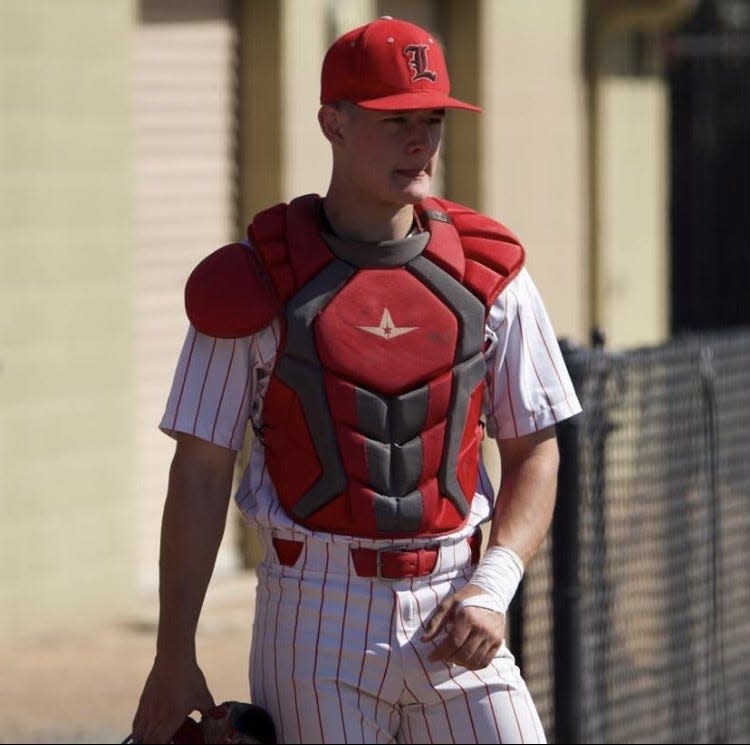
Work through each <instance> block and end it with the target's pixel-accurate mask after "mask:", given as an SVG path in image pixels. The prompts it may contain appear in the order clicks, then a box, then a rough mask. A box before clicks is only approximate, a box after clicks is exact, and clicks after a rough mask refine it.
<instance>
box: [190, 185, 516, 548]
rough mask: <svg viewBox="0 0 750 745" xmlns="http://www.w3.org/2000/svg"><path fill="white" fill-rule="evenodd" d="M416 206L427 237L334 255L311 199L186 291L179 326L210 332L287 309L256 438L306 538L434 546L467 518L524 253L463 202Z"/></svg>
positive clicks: (316, 200) (258, 230)
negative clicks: (500, 332)
mask: <svg viewBox="0 0 750 745" xmlns="http://www.w3.org/2000/svg"><path fill="white" fill-rule="evenodd" d="M416 209H417V212H418V215H419V217H420V220H421V222H422V224H423V225H424V226H425V227H426V228H427V230H428V231H429V235H428V234H427V233H423V234H421V235H420V236H417V237H415V238H412V239H410V240H406V241H399V242H392V243H386V244H382V247H381V248H382V250H381V249H380V248H379V249H378V250H377V252H375V251H373V250H372V248H371V247H370V249H369V250H363V251H357V250H356V248H352V247H351V245H350V244H346V245H342V246H339V244H338V242H334V241H333V240H332V241H331V246H330V247H329V245H328V243H326V241H325V240H324V239H323V237H322V235H321V221H320V216H321V203H320V197H318V196H317V195H307V196H304V197H299V198H298V199H295V200H293V201H292V202H291V203H290V204H288V205H287V204H279V205H276V206H275V207H272V208H270V209H268V210H265V211H263V212H261V213H259V214H258V215H256V217H255V219H254V220H253V222H252V224H251V225H250V227H249V238H250V241H251V243H252V245H253V247H254V248H255V251H251V250H250V249H248V247H247V246H245V245H244V244H231V245H229V246H225V247H223V248H221V249H219V250H218V251H216V252H214V253H213V254H211V255H210V256H208V257H207V258H206V259H204V261H203V262H201V264H199V265H198V266H197V267H196V269H195V270H194V271H193V273H192V274H191V276H190V279H189V280H188V284H187V286H186V306H187V311H188V317H189V318H190V320H191V322H192V323H193V325H194V326H196V328H198V329H199V330H200V331H203V332H204V333H207V334H210V335H213V336H220V337H236V336H242V335H246V334H249V333H253V332H254V331H258V330H260V329H261V328H263V327H264V326H265V325H267V324H268V323H269V322H270V321H271V320H272V319H273V318H275V317H276V316H278V315H280V314H281V317H282V338H281V343H280V346H279V353H278V356H277V359H276V364H275V366H274V370H273V374H272V376H271V380H270V383H269V387H268V390H267V393H266V396H265V399H264V403H263V432H262V440H263V443H264V445H265V455H266V463H267V467H268V471H269V475H270V476H271V479H272V481H273V483H274V486H275V487H276V491H277V492H278V496H279V500H280V502H281V504H282V506H283V507H284V509H285V510H286V512H287V513H288V514H289V515H290V516H291V517H292V518H293V519H294V520H295V521H297V522H299V523H301V524H303V525H305V526H307V527H308V528H310V529H313V530H322V531H326V532H332V533H343V534H347V535H354V536H363V537H378V538H397V537H411V536H427V535H436V534H440V533H445V532H448V531H451V530H454V529H456V528H457V527H459V526H460V525H461V524H463V522H464V521H465V519H466V517H467V516H468V514H469V509H470V505H471V500H472V497H473V495H474V489H475V486H476V480H477V469H478V463H479V457H480V456H479V444H480V438H481V427H480V424H479V419H480V408H481V403H482V396H483V393H484V385H485V384H484V380H485V363H484V357H483V345H484V325H485V318H486V314H487V312H488V309H489V308H490V306H491V305H492V303H493V302H494V301H495V299H496V298H497V296H498V295H499V293H500V292H501V291H502V290H503V288H504V287H505V285H506V284H507V283H508V282H509V281H510V280H511V279H512V277H514V276H515V275H516V274H517V273H518V271H519V270H520V268H521V266H522V265H523V259H524V252H523V249H522V247H521V246H520V244H519V242H518V240H517V239H516V238H515V236H513V235H512V234H511V233H510V232H509V231H508V230H507V229H506V228H505V227H504V226H502V225H500V224H499V223H497V222H495V221H493V220H491V219H489V218H487V217H484V216H482V215H479V214H478V213H476V212H474V211H472V210H470V209H468V208H466V207H462V206H460V205H458V204H455V203H453V202H449V201H447V200H443V199H434V198H431V199H427V200H425V201H424V202H422V203H421V204H420V205H418V206H417V208H416ZM425 244H426V245H425ZM258 264H261V265H262V267H261V266H259V265H258Z"/></svg>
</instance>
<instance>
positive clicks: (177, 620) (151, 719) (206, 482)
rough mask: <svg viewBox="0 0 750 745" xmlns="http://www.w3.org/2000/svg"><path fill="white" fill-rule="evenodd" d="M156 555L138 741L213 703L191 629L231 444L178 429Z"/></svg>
mask: <svg viewBox="0 0 750 745" xmlns="http://www.w3.org/2000/svg"><path fill="white" fill-rule="evenodd" d="M175 437H176V441H177V445H176V448H175V454H174V458H173V460H172V465H171V468H170V472H169V486H168V489H167V498H166V501H165V505H164V514H163V517H162V527H161V546H160V555H159V626H158V632H157V640H156V657H155V659H154V663H153V666H152V668H151V672H150V673H149V675H148V678H147V679H146V683H145V685H144V688H143V692H142V694H141V698H140V702H139V704H138V709H137V711H136V714H135V717H134V719H133V739H134V741H135V742H149V743H159V742H164V743H166V742H169V739H170V737H171V736H172V734H174V732H175V731H176V730H177V729H178V727H179V726H180V725H181V724H182V723H183V721H184V719H185V717H186V716H188V715H189V714H190V713H191V712H193V711H205V710H206V709H209V708H210V707H212V706H213V705H214V700H213V697H212V696H211V693H210V691H209V689H208V686H207V684H206V680H205V677H204V675H203V672H202V671H201V669H200V667H199V666H198V661H197V655H196V646H195V634H196V630H197V626H198V619H199V616H200V612H201V608H202V606H203V601H204V599H205V595H206V590H207V589H208V584H209V581H210V579H211V575H212V573H213V569H214V565H215V562H216V556H217V553H218V550H219V546H220V544H221V539H222V536H223V532H224V527H225V525H226V515H227V509H228V506H229V497H230V494H231V487H232V476H233V472H234V462H235V458H236V455H237V453H236V451H234V450H231V449H228V448H225V447H221V446H220V445H216V444H214V443H211V442H208V441H206V440H202V439H200V438H198V437H194V436H192V435H188V434H184V433H177V434H176V435H175Z"/></svg>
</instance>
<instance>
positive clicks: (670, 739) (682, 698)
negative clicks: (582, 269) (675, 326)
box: [510, 328, 750, 743]
mask: <svg viewBox="0 0 750 745" xmlns="http://www.w3.org/2000/svg"><path fill="white" fill-rule="evenodd" d="M563 348H564V353H565V357H566V361H567V364H568V367H569V370H570V372H571V375H572V377H573V381H574V383H575V386H576V390H577V392H578V395H579V398H580V400H581V404H582V406H583V413H582V414H580V415H579V416H578V417H575V418H573V419H572V420H570V421H568V422H565V423H562V424H561V425H559V438H560V450H561V467H560V478H559V488H558V501H557V507H556V512H555V517H554V522H553V528H552V531H551V532H550V535H549V536H548V538H547V540H546V541H545V544H544V545H543V546H542V549H541V550H540V552H539V554H538V555H537V557H536V559H535V560H534V562H532V564H531V566H530V567H529V570H528V572H527V575H526V577H525V579H524V582H523V584H522V587H521V589H520V591H519V595H518V597H517V599H516V601H515V602H514V606H513V608H512V611H511V619H510V620H511V626H510V629H511V631H510V634H511V640H512V643H513V646H514V649H515V651H516V654H517V657H518V659H519V662H520V664H521V666H522V669H523V672H524V674H525V676H526V679H527V682H528V684H529V687H530V688H531V690H532V693H533V694H534V696H535V698H536V702H537V705H538V708H539V712H540V715H541V717H542V720H543V722H544V723H545V726H546V728H547V735H548V739H549V741H550V742H551V743H555V742H558V743H564V742H571V743H573V742H574V743H675V742H679V743H713V742H722V743H741V742H750V329H745V328H739V329H734V330H728V331H724V332H713V333H707V334H700V335H691V336H683V337H679V338H675V339H673V340H671V341H669V342H668V343H666V344H664V345H662V346H659V347H653V348H643V349H636V350H632V351H626V352H610V351H607V350H606V349H604V348H601V347H594V348H591V349H585V348H573V347H570V346H569V345H567V344H565V343H563Z"/></svg>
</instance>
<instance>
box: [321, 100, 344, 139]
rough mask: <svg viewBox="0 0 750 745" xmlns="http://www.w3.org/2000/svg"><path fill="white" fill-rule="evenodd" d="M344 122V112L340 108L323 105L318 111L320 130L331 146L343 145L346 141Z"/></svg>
mask: <svg viewBox="0 0 750 745" xmlns="http://www.w3.org/2000/svg"><path fill="white" fill-rule="evenodd" d="M343 120H344V116H343V110H342V108H341V107H340V106H335V105H332V104H323V105H322V106H321V107H320V108H319V109H318V124H320V130H321V132H323V135H324V137H325V138H326V139H327V140H328V142H330V143H331V145H341V144H342V143H343V141H344V131H343V127H342V124H343Z"/></svg>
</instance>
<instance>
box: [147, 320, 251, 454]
mask: <svg viewBox="0 0 750 745" xmlns="http://www.w3.org/2000/svg"><path fill="white" fill-rule="evenodd" d="M252 352H253V339H252V337H240V338H237V339H220V338H217V337H212V336H207V335H205V334H202V333H200V332H199V331H197V330H196V329H195V327H194V326H192V325H190V327H189V328H188V331H187V334H186V336H185V341H184V343H183V346H182V351H181V352H180V356H179V359H178V362H177V368H176V370H175V373H174V377H173V379H172V387H171V389H170V392H169V397H168V399H167V404H166V408H165V411H164V414H163V416H162V419H161V422H160V423H159V429H161V430H162V432H165V433H166V434H168V435H170V436H171V437H174V436H175V435H176V434H177V433H178V432H185V433H187V434H191V435H194V436H196V437H200V438H201V439H203V440H207V441H208V442H212V443H215V444H216V445H220V446H222V447H226V448H229V449H231V450H240V449H241V448H242V444H243V441H244V438H245V431H246V425H247V422H248V419H249V417H250V415H251V406H252V400H253V392H254V390H253V389H254V379H253V378H254V374H253V365H252Z"/></svg>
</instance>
